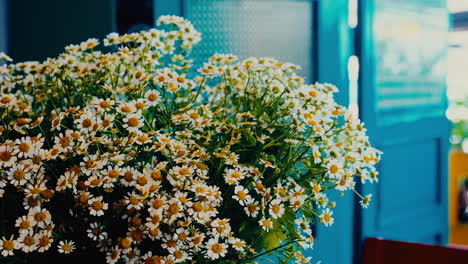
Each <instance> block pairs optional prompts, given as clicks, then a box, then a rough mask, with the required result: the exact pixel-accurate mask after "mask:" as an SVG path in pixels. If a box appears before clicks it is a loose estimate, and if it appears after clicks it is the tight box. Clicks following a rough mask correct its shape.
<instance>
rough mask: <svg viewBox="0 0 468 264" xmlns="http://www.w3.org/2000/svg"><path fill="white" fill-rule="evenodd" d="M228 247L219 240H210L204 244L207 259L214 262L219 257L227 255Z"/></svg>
mask: <svg viewBox="0 0 468 264" xmlns="http://www.w3.org/2000/svg"><path fill="white" fill-rule="evenodd" d="M227 248H228V246H227V245H226V244H224V243H222V242H221V243H220V242H219V238H218V237H216V238H211V239H209V240H208V242H207V243H206V249H207V252H206V256H207V257H208V258H209V259H212V260H215V259H219V258H220V257H224V256H225V255H226V253H227Z"/></svg>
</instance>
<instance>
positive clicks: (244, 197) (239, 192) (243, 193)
mask: <svg viewBox="0 0 468 264" xmlns="http://www.w3.org/2000/svg"><path fill="white" fill-rule="evenodd" d="M232 198H234V199H235V200H237V201H239V203H240V204H241V205H245V203H246V202H247V201H248V200H250V199H251V198H250V195H249V191H248V190H247V189H245V188H244V187H243V186H240V185H238V186H236V188H234V195H233V196H232Z"/></svg>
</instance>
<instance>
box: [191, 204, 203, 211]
mask: <svg viewBox="0 0 468 264" xmlns="http://www.w3.org/2000/svg"><path fill="white" fill-rule="evenodd" d="M192 208H193V210H194V211H195V212H201V211H203V205H202V204H201V203H194V204H193V205H192Z"/></svg>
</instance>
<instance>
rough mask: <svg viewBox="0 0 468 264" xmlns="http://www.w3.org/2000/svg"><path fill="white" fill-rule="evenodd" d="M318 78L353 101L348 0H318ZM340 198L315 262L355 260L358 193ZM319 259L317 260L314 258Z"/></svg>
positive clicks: (320, 229)
mask: <svg viewBox="0 0 468 264" xmlns="http://www.w3.org/2000/svg"><path fill="white" fill-rule="evenodd" d="M318 8H319V12H318V13H319V21H318V24H319V26H318V28H319V33H318V38H317V39H318V51H317V52H318V56H319V61H318V68H319V69H318V78H319V81H320V82H329V83H333V84H335V85H336V86H337V87H338V88H339V89H340V92H339V93H338V94H337V95H336V99H337V101H338V102H339V103H340V104H342V105H345V106H347V105H348V104H349V89H348V88H349V87H348V85H349V80H348V58H349V56H350V55H352V47H353V40H352V34H351V30H350V29H349V27H348V1H347V0H321V1H319V3H318ZM330 199H331V200H334V201H336V203H337V207H336V208H335V209H334V216H335V223H334V225H333V226H332V227H325V226H324V225H322V224H319V225H317V229H316V230H317V232H316V245H315V248H314V250H313V251H311V252H310V255H311V256H312V257H313V261H312V263H315V262H317V261H319V260H321V261H322V263H323V264H350V263H352V261H353V252H354V251H353V250H354V248H353V239H354V214H353V213H354V212H353V206H354V196H353V194H352V193H347V194H346V195H345V196H344V197H339V195H336V194H335V195H331V197H330ZM314 261H315V262H314Z"/></svg>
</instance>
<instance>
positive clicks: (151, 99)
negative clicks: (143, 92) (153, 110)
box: [148, 93, 159, 102]
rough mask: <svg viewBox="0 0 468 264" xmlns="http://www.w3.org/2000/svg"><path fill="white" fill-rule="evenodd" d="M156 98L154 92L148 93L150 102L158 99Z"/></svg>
mask: <svg viewBox="0 0 468 264" xmlns="http://www.w3.org/2000/svg"><path fill="white" fill-rule="evenodd" d="M158 98H159V96H158V95H157V94H155V93H150V94H149V95H148V101H150V102H154V101H156V100H158Z"/></svg>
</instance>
